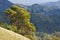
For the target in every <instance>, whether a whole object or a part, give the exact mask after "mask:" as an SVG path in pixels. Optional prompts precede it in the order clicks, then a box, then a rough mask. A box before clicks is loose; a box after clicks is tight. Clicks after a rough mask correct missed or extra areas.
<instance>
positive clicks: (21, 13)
mask: <svg viewBox="0 0 60 40" xmlns="http://www.w3.org/2000/svg"><path fill="white" fill-rule="evenodd" d="M5 13H6V15H7V16H8V18H9V20H10V25H13V26H16V27H17V29H18V33H19V34H22V35H24V36H26V37H28V36H30V37H29V38H30V39H31V40H34V39H33V37H34V32H35V31H36V28H35V26H34V25H33V23H31V22H30V17H31V16H30V13H29V12H27V11H26V10H25V9H23V8H20V7H18V6H16V5H13V6H12V7H10V8H9V9H7V10H6V11H5Z"/></svg>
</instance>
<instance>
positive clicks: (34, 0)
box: [9, 0, 59, 5]
mask: <svg viewBox="0 0 60 40" xmlns="http://www.w3.org/2000/svg"><path fill="white" fill-rule="evenodd" d="M9 1H11V2H13V3H19V4H25V5H31V4H36V3H38V4H40V3H45V2H55V1H59V0H9Z"/></svg>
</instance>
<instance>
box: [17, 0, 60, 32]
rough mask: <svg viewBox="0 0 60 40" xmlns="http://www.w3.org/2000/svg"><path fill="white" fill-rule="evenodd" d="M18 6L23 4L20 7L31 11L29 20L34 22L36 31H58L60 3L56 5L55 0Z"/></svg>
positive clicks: (59, 27) (59, 29) (59, 25)
mask: <svg viewBox="0 0 60 40" xmlns="http://www.w3.org/2000/svg"><path fill="white" fill-rule="evenodd" d="M59 2H60V1H59ZM49 4H50V3H49ZM56 4H58V2H56ZM18 6H19V7H22V6H23V7H22V8H25V9H26V10H27V11H29V12H30V13H31V22H33V23H34V25H35V26H36V28H37V31H44V32H47V33H52V32H55V31H60V21H59V20H60V8H59V7H60V5H58V6H56V5H55V2H53V4H50V5H47V4H46V5H43V4H33V5H31V6H26V5H22V6H21V5H18Z"/></svg>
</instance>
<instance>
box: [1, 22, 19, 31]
mask: <svg viewBox="0 0 60 40" xmlns="http://www.w3.org/2000/svg"><path fill="white" fill-rule="evenodd" d="M0 27H3V28H6V29H8V30H11V31H14V32H18V31H17V28H16V27H15V26H12V25H8V24H5V23H0Z"/></svg>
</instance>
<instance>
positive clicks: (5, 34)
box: [0, 27, 29, 40]
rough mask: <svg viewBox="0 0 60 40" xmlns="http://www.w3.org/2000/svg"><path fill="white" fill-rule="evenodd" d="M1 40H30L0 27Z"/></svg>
mask: <svg viewBox="0 0 60 40" xmlns="http://www.w3.org/2000/svg"><path fill="white" fill-rule="evenodd" d="M0 40H29V39H28V38H26V37H24V36H22V35H19V34H17V33H14V32H12V31H9V30H7V29H4V28H1V27H0Z"/></svg>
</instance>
